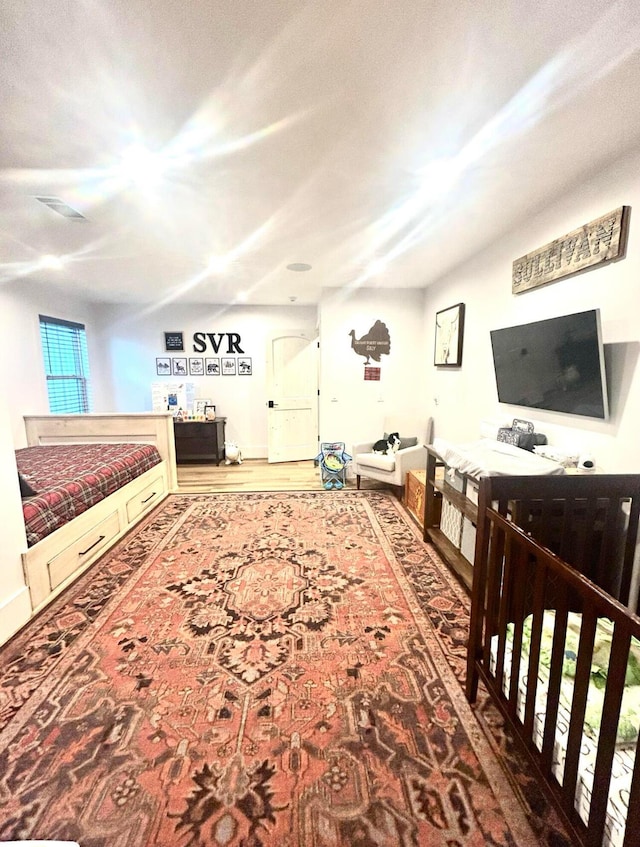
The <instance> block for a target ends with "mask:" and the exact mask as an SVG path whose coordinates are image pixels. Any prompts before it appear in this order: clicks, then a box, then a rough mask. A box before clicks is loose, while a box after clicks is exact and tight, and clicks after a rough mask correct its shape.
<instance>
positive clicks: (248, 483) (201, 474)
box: [178, 459, 385, 494]
mask: <svg viewBox="0 0 640 847" xmlns="http://www.w3.org/2000/svg"><path fill="white" fill-rule="evenodd" d="M346 487H347V488H355V487H356V483H355V479H354V480H348V481H347V485H346ZM360 487H361V488H368V489H373V488H376V489H381V488H385V486H384V485H383V484H381V483H378V482H376V481H375V480H366V479H362V481H361V484H360ZM323 490H324V489H323V487H322V483H321V480H320V470H319V468H318V467H316V466H315V465H314V463H313V460H308V461H304V462H278V463H275V464H269V463H268V462H267V460H266V459H245V461H243V463H242V464H241V465H225V464H222V465H220V466H219V467H218V466H217V465H213V464H211V465H209V464H207V465H204V464H186V465H178V491H181V492H183V493H186V494H201V493H210V492H216V491H323ZM327 493H329V492H327Z"/></svg>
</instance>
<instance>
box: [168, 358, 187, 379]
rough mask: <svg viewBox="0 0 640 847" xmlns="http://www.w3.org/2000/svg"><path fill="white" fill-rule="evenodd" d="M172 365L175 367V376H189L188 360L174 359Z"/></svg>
mask: <svg viewBox="0 0 640 847" xmlns="http://www.w3.org/2000/svg"><path fill="white" fill-rule="evenodd" d="M171 364H172V367H173V376H186V375H187V360H186V359H172V360H171Z"/></svg>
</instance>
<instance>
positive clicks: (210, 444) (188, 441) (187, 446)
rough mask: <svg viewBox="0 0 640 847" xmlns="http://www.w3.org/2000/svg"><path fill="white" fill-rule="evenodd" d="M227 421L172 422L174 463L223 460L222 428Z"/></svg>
mask: <svg viewBox="0 0 640 847" xmlns="http://www.w3.org/2000/svg"><path fill="white" fill-rule="evenodd" d="M226 421H227V419H226V418H216V419H215V421H174V422H173V432H174V436H175V443H176V463H177V464H179V465H180V464H184V463H186V462H215V463H216V464H217V465H219V464H220V462H221V461H222V460H223V459H224V427H225V423H226Z"/></svg>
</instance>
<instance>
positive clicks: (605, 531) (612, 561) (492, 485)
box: [466, 474, 640, 847]
mask: <svg viewBox="0 0 640 847" xmlns="http://www.w3.org/2000/svg"><path fill="white" fill-rule="evenodd" d="M639 514H640V476H636V475H615V476H612V475H599V474H598V475H589V476H583V475H575V474H566V475H562V476H550V477H531V476H520V477H509V476H503V477H498V476H495V477H494V476H484V477H481V479H480V487H479V502H478V526H477V536H476V548H475V558H474V567H473V587H472V609H471V624H470V634H469V648H468V666H467V684H466V693H467V697H468V699H469V701H470V702H472V703H473V702H474V701H475V699H476V696H477V690H478V684H479V681H480V680H482V682H483V683H484V685H485V686H486V688H487V689H488V691H489V693H490V695H491V697H492V699H493V700H494V701H495V702H496V704H497V705H498V707H499V708H500V710H501V711H502V713H503V715H504V716H505V718H506V719H507V721H508V723H509V725H510V727H511V729H512V730H513V732H514V733H515V735H516V737H517V738H518V739H519V741H520V742H521V743H522V745H523V747H524V749H525V750H526V753H527V755H528V756H529V758H530V762H531V766H532V768H533V769H534V772H535V773H536V774H537V776H538V778H539V780H540V782H541V784H542V785H543V786H544V787H545V789H546V791H547V793H548V795H549V797H550V798H551V800H552V801H553V802H554V804H555V805H556V807H557V808H558V810H559V811H560V813H561V814H562V816H563V819H564V821H565V824H566V825H567V828H568V829H569V831H570V832H571V835H572V840H573V842H574V843H576V844H580V845H589V847H596V846H597V847H600V845H606V846H607V847H631V845H632V844H637V832H636V831H634V830H633V827H632V826H630V827H629V828H627V826H626V821H627V820H629V821H631V820H633V819H636V820H637V819H638V811H639V810H640V764H639V762H640V756H638V755H637V754H638V728H639V726H640V618H638V617H637V616H636V614H635V613H634V611H633V610H635V609H636V608H637V602H638V573H637V571H638V555H637V542H638V520H639ZM629 810H631V811H629Z"/></svg>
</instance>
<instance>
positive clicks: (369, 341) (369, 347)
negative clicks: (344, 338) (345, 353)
mask: <svg viewBox="0 0 640 847" xmlns="http://www.w3.org/2000/svg"><path fill="white" fill-rule="evenodd" d="M349 335H350V336H351V348H352V350H354V351H355V352H356V353H357V355H358V356H364V360H365V361H364V364H365V366H366V365H368V364H369V362H370V361H371V359H373V361H374V362H379V361H380V357H381V356H382V354H383V353H384V354H385V355H386V356H388V355H389V350H390V349H391V339H390V338H389V330H388V329H387V326H386V324H383V323H382V321H376V322H375V323H374V325H373V326H372V327H371V329H370V330H369V332H368V333H367V334H366V335H363V336H362V338H356V333H355V330H353V329H352V330H351V332H350V333H349Z"/></svg>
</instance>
